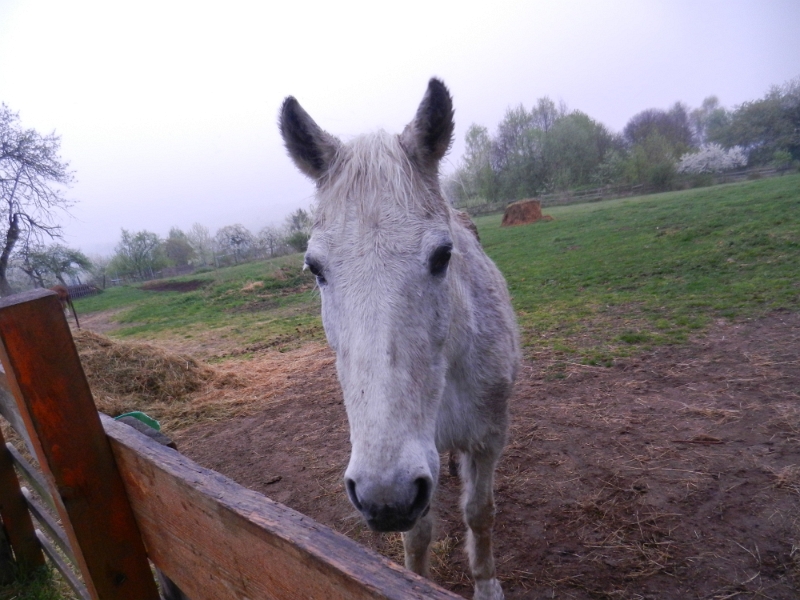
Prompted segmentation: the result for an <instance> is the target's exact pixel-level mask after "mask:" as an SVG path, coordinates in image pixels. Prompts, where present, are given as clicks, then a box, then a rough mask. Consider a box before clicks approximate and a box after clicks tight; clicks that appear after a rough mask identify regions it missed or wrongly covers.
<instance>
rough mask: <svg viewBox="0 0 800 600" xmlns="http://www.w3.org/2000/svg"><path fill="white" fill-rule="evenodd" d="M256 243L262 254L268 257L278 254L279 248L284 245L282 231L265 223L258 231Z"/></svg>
mask: <svg viewBox="0 0 800 600" xmlns="http://www.w3.org/2000/svg"><path fill="white" fill-rule="evenodd" d="M256 243H257V244H258V247H259V248H260V249H261V250H262V252H263V253H264V255H265V256H269V257H270V258H271V257H273V256H275V255H276V254H279V253H280V250H281V249H282V248H283V247H284V246H286V242H285V241H284V235H283V233H282V232H281V230H280V229H279V228H278V227H275V226H274V225H267V226H266V227H264V228H263V229H262V230H261V231H259V232H258V237H257V238H256Z"/></svg>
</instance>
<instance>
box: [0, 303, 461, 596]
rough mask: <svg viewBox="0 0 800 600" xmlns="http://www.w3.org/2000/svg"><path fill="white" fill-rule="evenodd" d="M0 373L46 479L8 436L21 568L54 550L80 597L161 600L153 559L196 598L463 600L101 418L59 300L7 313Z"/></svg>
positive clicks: (5, 454)
mask: <svg viewBox="0 0 800 600" xmlns="http://www.w3.org/2000/svg"><path fill="white" fill-rule="evenodd" d="M0 362H2V366H3V369H4V371H5V373H4V374H3V375H0V414H2V416H3V417H5V418H6V420H7V421H8V422H9V423H10V424H11V426H12V429H14V430H15V431H16V432H17V433H18V434H19V435H20V436H21V438H22V439H23V440H24V445H25V446H26V449H27V450H28V452H30V454H31V455H32V456H33V457H34V458H35V459H36V461H37V462H38V464H39V466H40V467H41V470H42V474H39V473H38V472H37V471H36V469H35V468H34V467H33V465H32V464H31V463H30V462H29V461H27V460H25V458H24V457H23V456H22V453H20V452H19V451H17V449H16V448H14V447H13V446H12V445H10V444H9V445H6V443H5V441H4V440H2V435H0V519H2V523H3V525H4V526H5V528H6V530H7V531H8V534H9V535H8V538H9V541H10V546H11V549H12V550H13V554H14V557H15V559H16V562H17V563H18V565H20V566H21V567H24V568H33V567H36V566H37V565H41V564H43V561H44V558H43V552H44V554H46V555H47V556H48V558H49V559H50V560H51V562H52V563H53V564H54V565H55V566H56V568H58V569H59V570H60V571H62V573H63V574H64V577H65V579H66V580H67V581H68V583H69V584H70V585H71V586H72V587H73V589H74V590H75V592H76V594H77V595H78V597H79V598H91V599H102V600H106V599H108V600H122V599H126V600H127V599H130V600H134V599H135V600H147V599H150V598H152V599H155V598H158V591H157V589H156V585H155V582H154V579H153V576H152V572H151V570H150V567H149V563H148V559H149V561H152V563H153V564H154V565H155V566H156V567H157V568H158V569H160V570H161V571H162V572H163V574H164V575H166V576H167V577H169V579H171V580H172V582H174V583H175V584H177V586H178V587H180V589H181V590H182V591H183V592H184V593H185V594H186V595H187V596H188V597H190V598H192V599H193V600H203V599H209V600H210V599H214V600H225V599H228V598H231V599H233V598H254V599H255V598H269V599H276V600H278V599H284V598H285V599H289V598H309V599H320V600H322V599H324V600H329V599H330V600H334V599H342V600H344V599H351V598H352V599H362V598H363V599H366V598H371V599H377V598H382V599H400V598H419V599H422V598H430V599H433V600H446V599H450V600H454V599H456V598H458V596H456V595H454V594H452V593H450V592H448V591H446V590H444V589H442V588H440V587H438V586H436V585H434V584H433V583H431V582H430V581H427V580H425V579H423V578H421V577H419V576H417V575H415V574H414V573H411V572H410V571H406V570H405V569H403V568H402V567H399V566H397V565H395V564H394V563H392V562H391V561H389V560H388V559H386V558H384V557H381V556H379V555H377V554H375V553H374V552H372V551H371V550H369V549H367V548H364V547H362V546H360V545H358V544H357V543H355V542H354V541H352V540H350V539H349V538H347V537H345V536H343V535H341V534H338V533H336V532H334V531H332V530H330V529H328V528H327V527H324V526H323V525H320V524H319V523H316V522H315V521H313V520H312V519H310V518H308V517H306V516H304V515H302V514H300V513H297V512H295V511H293V510H291V509H290V508H288V507H285V506H283V505H281V504H278V503H277V502H274V501H272V500H270V499H268V498H266V497H265V496H263V495H261V494H259V493H257V492H254V491H252V490H248V489H245V488H243V487H242V486H240V485H238V484H236V483H234V482H233V481H231V480H229V479H227V478H226V477H224V476H222V475H220V474H219V473H215V472H214V471H210V470H208V469H205V468H203V467H201V466H200V465H198V464H196V463H194V462H193V461H191V460H190V459H188V458H187V457H185V456H183V455H181V454H180V453H179V452H177V451H175V450H173V449H171V448H168V447H166V446H163V445H161V444H159V443H158V442H156V441H154V440H152V439H150V438H149V437H147V436H145V435H143V434H142V433H140V432H138V431H136V430H135V429H133V428H132V427H129V426H128V425H126V424H124V423H121V422H118V421H114V420H113V419H111V418H110V417H107V416H105V415H101V414H99V413H98V412H97V410H96V408H95V406H94V403H93V401H92V397H91V392H90V391H89V387H88V384H87V382H86V379H85V376H84V374H83V370H82V368H81V366H80V360H79V359H78V355H77V351H76V350H75V346H74V343H73V341H72V337H71V334H70V331H69V326H68V325H67V322H66V319H65V317H64V314H63V312H62V311H61V306H60V304H59V302H58V300H57V298H56V296H55V294H53V293H52V292H49V291H46V290H33V291H31V292H27V293H25V294H20V295H18V296H16V297H11V298H7V299H4V300H2V301H0ZM17 472H18V473H19V474H20V476H21V477H22V478H23V479H25V481H26V482H27V484H28V485H30V486H31V488H32V489H33V490H34V491H35V492H36V494H34V493H32V492H31V491H29V490H28V489H27V488H25V487H22V486H20V484H19V480H18V478H17ZM37 495H38V496H39V498H40V499H41V500H42V501H39V500H38V499H37V498H36V496H37ZM48 502H51V503H52V506H53V507H55V509H56V514H57V515H58V517H59V518H60V520H61V522H62V524H63V528H61V527H59V526H58V525H57V523H56V520H55V519H54V518H53V516H52V515H51V514H50V512H49V511H48V506H46V504H47V503H48ZM31 515H32V516H33V519H32V518H31ZM34 520H35V522H36V523H38V525H37V526H35V525H34ZM62 555H63V556H67V557H68V560H64V559H63V558H62ZM0 556H2V553H0ZM70 563H72V564H73V565H74V566H75V567H77V569H76V570H77V573H76V571H73V568H72V566H71V565H70ZM81 579H82V581H81Z"/></svg>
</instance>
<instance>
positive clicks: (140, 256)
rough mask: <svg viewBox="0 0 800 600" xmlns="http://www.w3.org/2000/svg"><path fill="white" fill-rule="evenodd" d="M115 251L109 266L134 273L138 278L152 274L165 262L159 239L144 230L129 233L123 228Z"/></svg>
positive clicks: (123, 271) (144, 277)
mask: <svg viewBox="0 0 800 600" xmlns="http://www.w3.org/2000/svg"><path fill="white" fill-rule="evenodd" d="M115 251H116V254H115V255H114V258H113V259H112V265H111V266H110V268H111V269H114V270H116V271H121V272H122V273H134V274H136V275H138V277H139V278H140V279H146V278H147V277H148V275H149V276H152V275H153V273H154V271H157V270H158V269H160V268H161V267H163V266H164V264H165V262H166V261H165V257H164V254H163V252H162V246H161V239H160V238H159V237H158V235H157V234H155V233H152V232H150V231H146V230H143V231H139V232H136V233H131V232H130V231H128V230H126V229H123V230H122V238H121V239H120V242H119V244H117V247H116V248H115Z"/></svg>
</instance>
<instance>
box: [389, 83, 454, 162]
mask: <svg viewBox="0 0 800 600" xmlns="http://www.w3.org/2000/svg"><path fill="white" fill-rule="evenodd" d="M454 126H455V125H454V123H453V99H452V98H451V97H450V92H449V91H448V90H447V87H446V86H445V85H444V83H442V82H441V81H440V80H439V79H436V78H433V79H431V80H430V81H429V82H428V90H427V91H426V92H425V96H424V97H423V98H422V102H421V103H420V105H419V108H418V109H417V114H416V116H415V117H414V120H413V121H411V123H409V124H408V125H406V128H405V129H404V130H403V133H402V135H401V136H400V139H401V142H402V144H403V147H404V148H405V149H406V152H408V154H409V155H410V156H411V157H412V158H414V159H416V161H417V162H418V163H419V164H420V165H422V166H427V167H431V168H433V169H436V168H437V167H438V165H439V161H440V160H441V159H442V157H443V156H444V155H445V154H446V153H447V151H448V150H449V149H450V145H451V144H452V143H453V128H454Z"/></svg>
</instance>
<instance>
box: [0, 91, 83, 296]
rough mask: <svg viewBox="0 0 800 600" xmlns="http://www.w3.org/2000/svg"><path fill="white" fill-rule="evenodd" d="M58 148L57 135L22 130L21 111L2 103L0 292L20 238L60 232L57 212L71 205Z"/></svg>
mask: <svg viewBox="0 0 800 600" xmlns="http://www.w3.org/2000/svg"><path fill="white" fill-rule="evenodd" d="M60 150H61V138H60V137H59V136H57V135H56V134H55V133H51V134H49V135H44V136H43V135H41V134H39V133H38V132H37V131H35V130H33V129H24V128H23V127H22V125H21V124H20V122H19V115H17V113H15V112H12V111H11V110H10V109H9V108H8V107H7V106H6V105H5V104H0V223H2V224H0V245H1V246H2V249H1V250H0V296H6V295H8V294H10V293H12V289H11V285H10V284H9V282H8V277H7V272H8V265H9V260H10V259H11V255H12V252H14V249H15V247H16V246H17V244H18V243H19V244H22V245H23V246H25V247H27V246H29V245H31V244H35V243H41V242H42V241H43V239H44V238H45V237H49V238H51V239H53V238H59V237H61V226H60V225H58V224H56V222H55V216H56V214H57V212H58V211H59V210H61V211H66V210H67V209H68V208H69V207H70V206H71V205H72V203H71V202H70V201H69V200H67V198H65V197H64V195H63V193H64V187H65V186H67V185H69V184H70V183H71V182H72V180H73V176H72V171H70V170H69V163H68V162H66V161H62V159H61V157H60V155H59V152H60Z"/></svg>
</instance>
